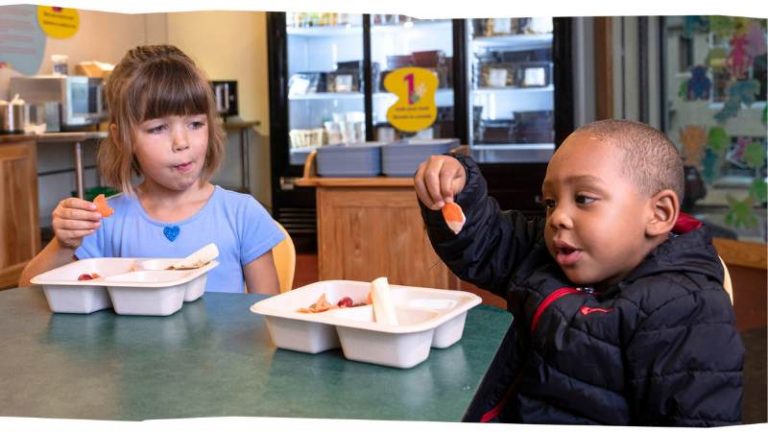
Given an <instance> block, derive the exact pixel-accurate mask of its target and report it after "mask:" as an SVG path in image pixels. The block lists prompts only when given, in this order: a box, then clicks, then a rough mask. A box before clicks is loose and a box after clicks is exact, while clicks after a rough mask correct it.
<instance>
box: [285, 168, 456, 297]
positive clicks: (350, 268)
mask: <svg viewBox="0 0 768 432" xmlns="http://www.w3.org/2000/svg"><path fill="white" fill-rule="evenodd" d="M314 160H315V154H314V153H312V154H311V155H310V156H309V158H308V160H307V164H306V166H305V170H304V177H303V178H302V179H300V180H299V181H298V182H297V183H296V184H297V185H298V186H312V187H315V188H316V197H317V259H318V276H319V278H320V280H328V279H347V280H359V281H371V280H373V279H375V278H377V277H380V276H386V277H387V279H388V280H389V282H390V283H392V284H397V285H410V286H420V287H429V288H444V289H459V279H458V277H456V276H455V275H454V274H453V273H451V271H450V270H449V269H448V267H446V266H445V264H443V262H442V261H441V260H440V258H439V257H438V256H437V254H436V253H435V252H434V250H433V249H432V245H431V243H430V242H429V238H428V237H427V232H426V230H425V228H424V222H423V221H422V219H421V213H420V209H419V204H418V201H417V198H416V191H415V190H414V188H413V179H412V178H392V177H370V178H325V177H317V176H316V175H315V171H316V170H315V167H314Z"/></svg>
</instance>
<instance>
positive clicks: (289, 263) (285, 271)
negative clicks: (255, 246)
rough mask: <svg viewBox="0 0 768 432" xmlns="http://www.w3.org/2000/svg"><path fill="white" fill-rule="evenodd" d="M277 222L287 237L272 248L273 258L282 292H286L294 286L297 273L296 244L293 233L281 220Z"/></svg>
mask: <svg viewBox="0 0 768 432" xmlns="http://www.w3.org/2000/svg"><path fill="white" fill-rule="evenodd" d="M275 224H276V225H277V227H278V228H280V231H282V232H283V235H285V239H283V241H281V242H280V243H278V244H277V245H275V247H274V248H272V260H273V261H274V262H275V270H277V279H278V280H279V282H280V292H281V293H284V292H286V291H290V290H291V289H292V288H293V277H294V276H295V275H296V246H294V244H293V240H292V239H291V235H290V234H288V231H286V229H285V228H284V227H283V226H282V225H281V224H280V222H278V221H275Z"/></svg>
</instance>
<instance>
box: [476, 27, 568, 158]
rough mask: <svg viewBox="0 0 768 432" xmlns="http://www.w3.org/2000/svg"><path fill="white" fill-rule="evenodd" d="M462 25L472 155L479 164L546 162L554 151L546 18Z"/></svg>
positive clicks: (550, 57) (549, 32)
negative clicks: (466, 40) (465, 28)
mask: <svg viewBox="0 0 768 432" xmlns="http://www.w3.org/2000/svg"><path fill="white" fill-rule="evenodd" d="M468 24H469V31H468V32H467V34H468V37H469V39H470V40H469V43H468V44H467V46H468V50H469V53H468V56H467V58H468V63H469V64H470V67H471V70H470V71H468V73H469V76H470V77H471V78H470V79H471V85H470V86H469V88H470V94H469V98H468V99H469V103H470V104H471V107H470V109H469V116H470V122H469V130H470V132H469V134H470V143H469V144H470V151H471V153H472V155H473V157H474V158H475V159H476V160H478V161H480V162H484V163H507V162H547V161H548V160H549V158H550V157H551V156H552V153H553V151H554V149H555V132H554V131H555V129H554V127H555V125H554V112H553V107H554V95H555V86H554V83H553V76H552V75H553V65H552V31H553V21H552V18H488V19H471V20H469V23H468Z"/></svg>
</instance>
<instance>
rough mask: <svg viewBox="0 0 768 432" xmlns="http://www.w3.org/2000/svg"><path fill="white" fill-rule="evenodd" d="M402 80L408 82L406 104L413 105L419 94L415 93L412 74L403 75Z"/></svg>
mask: <svg viewBox="0 0 768 432" xmlns="http://www.w3.org/2000/svg"><path fill="white" fill-rule="evenodd" d="M403 80H404V81H405V82H406V83H408V105H413V104H415V103H416V102H418V101H419V95H417V94H416V87H415V86H414V85H413V74H412V73H410V74H408V75H406V76H404V77H403Z"/></svg>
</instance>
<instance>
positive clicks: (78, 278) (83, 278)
mask: <svg viewBox="0 0 768 432" xmlns="http://www.w3.org/2000/svg"><path fill="white" fill-rule="evenodd" d="M91 279H93V276H91V275H90V273H83V274H81V275H80V276H78V277H77V280H79V281H83V280H91Z"/></svg>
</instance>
